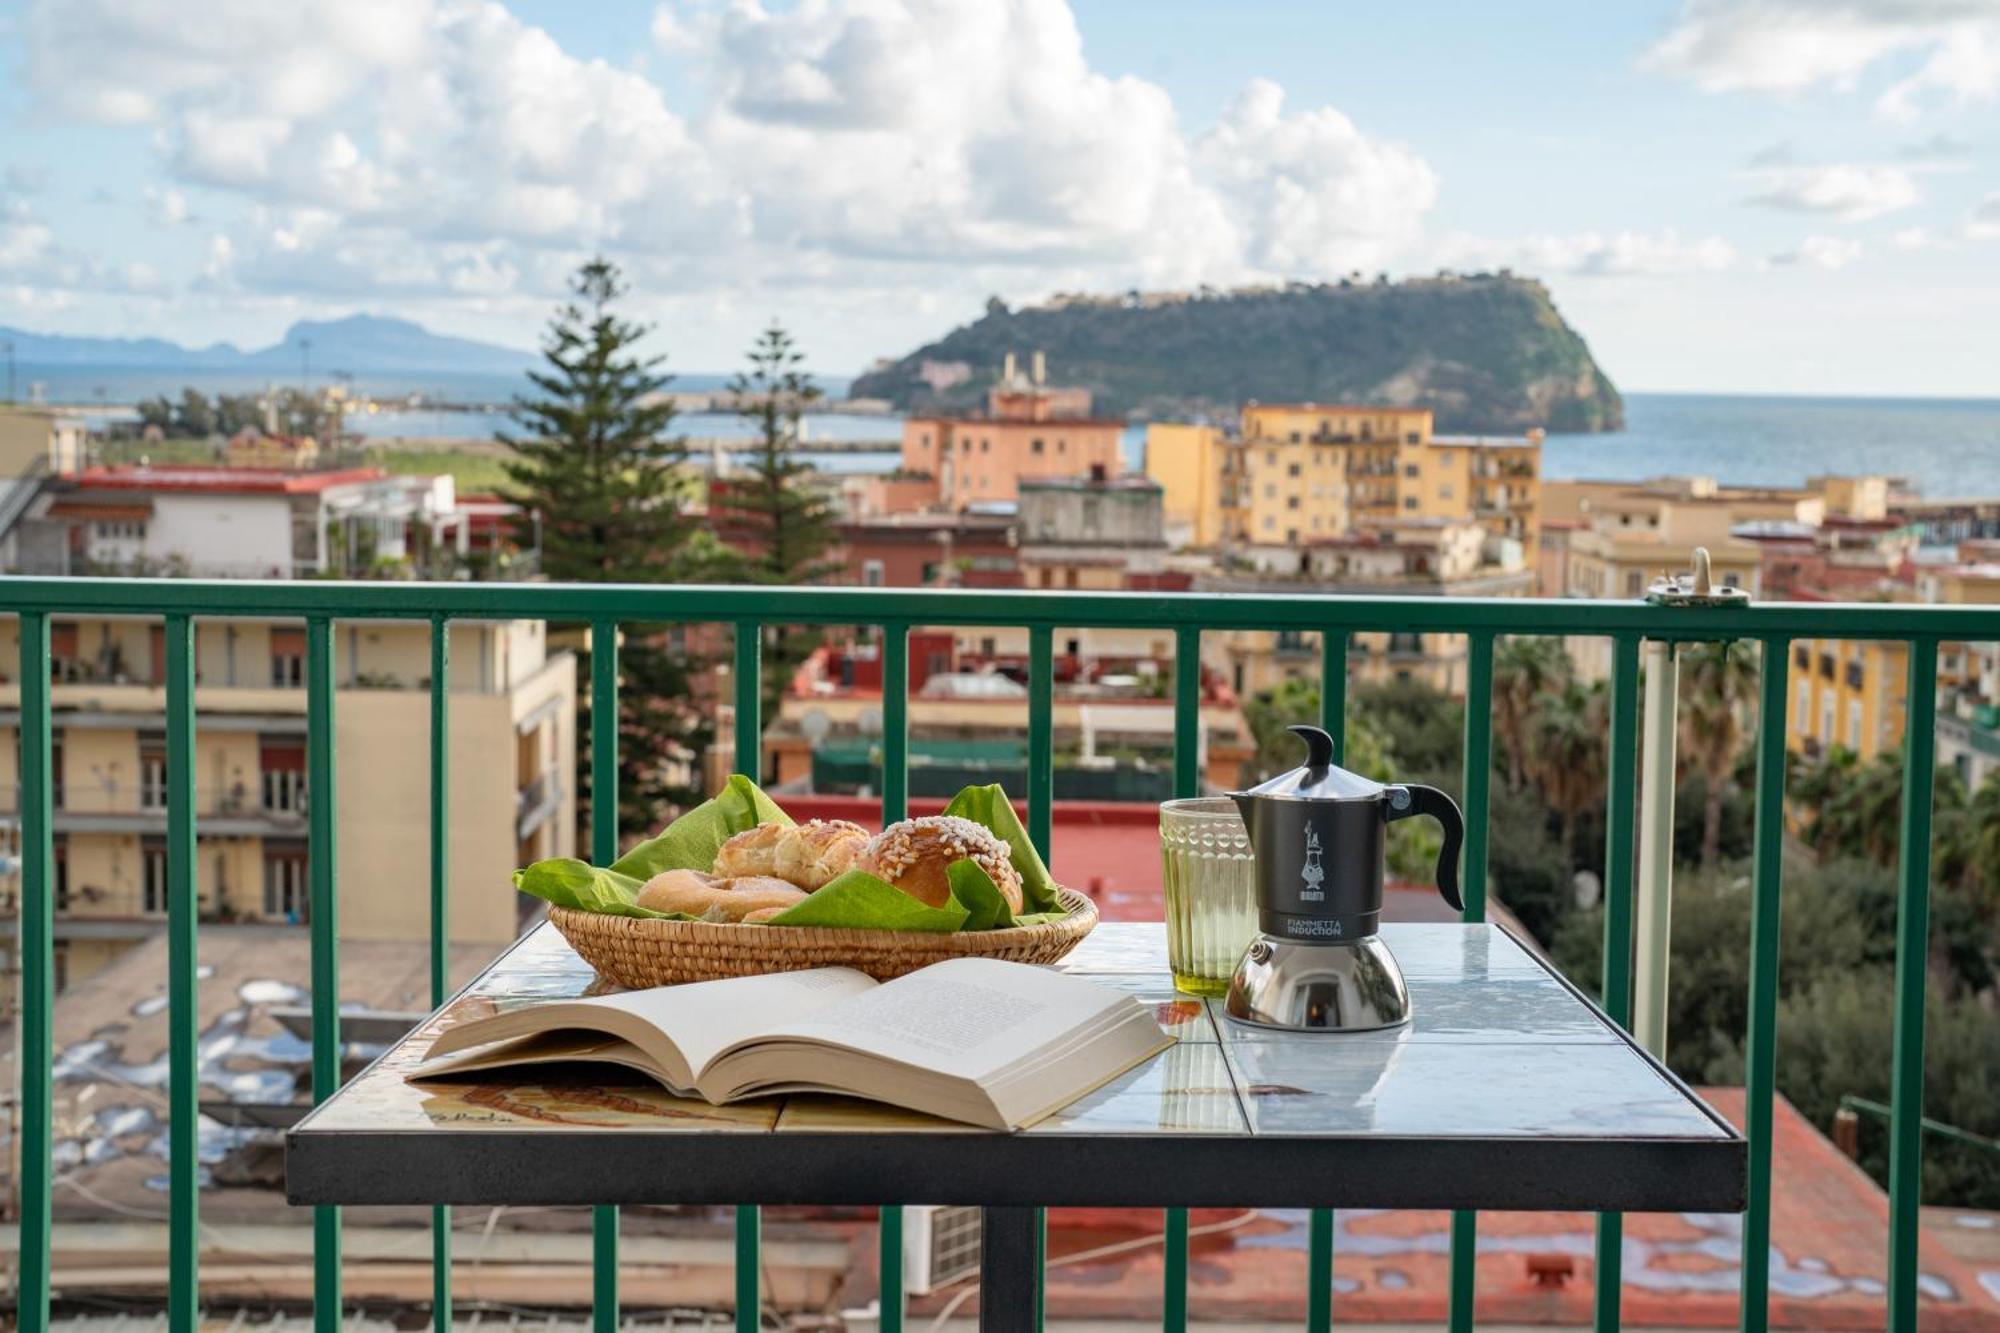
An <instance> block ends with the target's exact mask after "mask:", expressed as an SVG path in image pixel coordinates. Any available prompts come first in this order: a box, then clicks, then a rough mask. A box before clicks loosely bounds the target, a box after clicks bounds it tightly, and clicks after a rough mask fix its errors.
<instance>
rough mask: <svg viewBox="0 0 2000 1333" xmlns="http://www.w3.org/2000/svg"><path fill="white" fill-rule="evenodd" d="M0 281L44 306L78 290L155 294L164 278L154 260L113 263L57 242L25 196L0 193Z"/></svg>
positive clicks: (24, 301)
mask: <svg viewBox="0 0 2000 1333" xmlns="http://www.w3.org/2000/svg"><path fill="white" fill-rule="evenodd" d="M0 281H5V282H6V283H8V284H10V285H11V286H12V288H13V289H14V291H15V292H16V295H17V297H18V299H19V303H20V304H22V305H28V306H42V307H47V306H51V305H59V304H61V301H60V300H58V299H57V298H67V297H69V296H72V295H74V294H75V293H78V292H100V293H111V294H114V295H125V296H159V295H163V294H165V292H166V291H167V290H168V286H167V283H166V280H165V279H164V278H163V277H161V275H160V273H159V271H158V270H157V269H155V268H154V267H153V266H152V265H150V264H146V263H139V262H130V263H124V264H113V263H109V262H106V261H105V260H102V259H99V258H96V257H94V256H90V255H85V254H81V253H79V252H77V251H75V250H72V249H70V248H68V247H67V246H64V245H63V244H61V242H60V240H59V238H58V236H57V232H56V229H55V227H53V226H52V225H50V224H49V223H48V222H47V221H45V220H44V219H43V218H42V217H41V216H40V215H39V214H38V213H36V212H35V210H34V209H32V208H30V207H29V206H28V204H27V203H26V202H25V201H24V200H20V199H10V198H8V197H6V196H4V195H0Z"/></svg>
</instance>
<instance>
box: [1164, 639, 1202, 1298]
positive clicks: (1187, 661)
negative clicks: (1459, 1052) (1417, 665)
mask: <svg viewBox="0 0 2000 1333" xmlns="http://www.w3.org/2000/svg"><path fill="white" fill-rule="evenodd" d="M1201 788H1202V775H1201V627H1200V626H1199V625H1193V626H1186V625H1184V626H1182V627H1180V628H1179V629H1176V630H1175V631H1174V795H1175V796H1176V797H1188V796H1199V795H1201ZM1163 1243H1164V1244H1165V1246H1166V1267H1165V1274H1164V1277H1163V1288H1164V1289H1163V1291H1162V1302H1161V1317H1160V1327H1161V1328H1162V1329H1165V1330H1166V1331H1167V1333H1180V1330H1182V1329H1185V1328H1186V1327H1187V1283H1188V1277H1187V1248H1188V1214H1187V1209H1185V1208H1169V1209H1167V1214H1166V1236H1165V1239H1164V1242H1163Z"/></svg>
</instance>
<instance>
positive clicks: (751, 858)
mask: <svg viewBox="0 0 2000 1333" xmlns="http://www.w3.org/2000/svg"><path fill="white" fill-rule="evenodd" d="M867 845H868V831H867V830H866V829H864V828H862V827H861V826H860V825H859V824H851V823H849V822H848V821H847V820H845V819H814V820H808V821H807V822H806V823H803V824H759V825H758V826H757V827H756V828H753V829H745V830H744V831H743V832H741V833H739V834H737V835H736V836H735V837H733V838H731V839H730V840H729V841H728V842H725V843H723V844H722V847H721V848H720V850H718V851H717V852H716V854H715V873H716V874H718V875H721V876H723V877H725V878H728V877H733V876H738V875H770V876H774V877H776V878H778V879H782V880H784V881H786V882H787V883H789V884H794V885H797V886H798V887H799V888H802V889H805V890H807V891H808V892H810V891H811V890H813V889H817V888H820V887H822V886H824V885H825V884H827V883H828V882H830V881H831V880H833V879H834V878H836V877H837V876H839V875H842V874H844V873H846V872H847V871H848V870H851V869H852V868H853V866H854V863H855V861H856V860H857V859H858V858H859V857H860V855H861V849H862V848H864V847H866V846H867Z"/></svg>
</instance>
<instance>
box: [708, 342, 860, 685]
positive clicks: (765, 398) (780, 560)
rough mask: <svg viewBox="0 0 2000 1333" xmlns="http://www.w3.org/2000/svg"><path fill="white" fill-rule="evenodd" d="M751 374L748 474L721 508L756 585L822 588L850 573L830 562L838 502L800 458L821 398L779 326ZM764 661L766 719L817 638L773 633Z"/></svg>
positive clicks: (741, 397)
mask: <svg viewBox="0 0 2000 1333" xmlns="http://www.w3.org/2000/svg"><path fill="white" fill-rule="evenodd" d="M749 362H750V364H749V367H748V368H747V369H745V370H743V371H741V372H739V373H738V374H737V375H736V377H735V378H734V379H732V380H731V381H730V384H729V391H730V393H731V394H732V395H733V396H734V397H735V399H736V410H737V413H738V414H739V415H740V416H742V417H743V419H744V420H745V421H748V422H749V423H750V425H751V426H752V428H753V429H754V431H755V437H754V443H753V444H752V446H751V449H750V454H749V462H748V463H747V465H746V466H745V469H744V472H743V475H741V476H737V477H732V478H730V481H729V485H728V487H727V488H726V490H725V492H724V498H723V500H722V502H721V504H720V505H719V506H718V507H719V508H720V509H722V510H723V511H724V512H725V514H726V515H727V517H728V519H729V521H730V523H731V526H732V527H734V528H736V529H737V530H739V531H742V532H743V533H745V534H746V536H747V537H748V538H749V540H750V541H751V542H752V543H753V545H754V547H755V550H754V553H753V554H752V555H751V556H749V557H748V559H747V560H746V561H745V564H744V573H745V575H746V576H747V577H748V578H750V579H751V580H752V581H753V582H756V583H771V584H797V583H817V582H819V581H821V580H823V579H826V578H830V577H832V576H833V575H835V574H838V573H840V572H841V571H842V570H843V569H845V568H846V566H844V565H843V564H841V562H840V561H838V560H829V559H827V552H828V551H830V550H831V549H832V548H833V547H834V545H835V543H836V542H838V540H839V534H838V533H837V532H836V531H835V530H834V508H833V502H832V499H831V497H830V496H829V495H828V493H827V491H826V489H825V488H824V487H823V486H822V485H821V484H820V479H819V473H818V472H817V470H816V469H814V467H813V466H812V464H810V463H807V462H805V461H804V460H802V459H801V458H800V457H799V456H798V455H799V423H800V421H801V419H802V418H803V417H804V415H805V411H806V409H807V407H809V406H810V405H811V404H812V403H814V402H816V401H817V400H818V399H819V398H820V396H821V395H820V389H819V386H818V385H816V384H814V383H813V378H812V376H811V375H810V374H808V373H807V372H806V371H805V370H804V369H803V368H802V367H803V365H804V362H805V355H804V353H802V352H800V351H799V350H798V346H797V344H796V343H794V342H793V340H792V336H791V334H789V333H787V332H785V330H784V328H783V326H782V325H780V324H779V323H778V322H777V321H776V320H773V321H772V322H771V326H770V327H769V328H767V329H765V330H764V331H763V332H762V333H761V334H759V335H757V341H756V342H755V343H753V344H752V345H751V348H750V356H749ZM764 636H765V637H764V654H763V685H764V689H763V701H764V716H765V718H766V720H768V719H770V718H771V717H772V716H773V715H774V712H775V710H776V708H777V706H778V703H779V701H780V700H782V699H783V698H784V692H785V686H786V684H787V683H788V682H789V681H790V680H791V678H792V673H793V672H794V671H796V670H797V668H798V666H799V664H800V663H802V662H804V661H805V659H806V658H807V656H808V655H810V654H811V652H812V650H813V648H814V647H815V646H816V645H817V644H818V642H819V639H820V636H819V634H817V633H801V632H800V631H799V630H798V629H797V628H795V627H794V628H789V629H788V628H786V627H784V626H775V625H773V626H766V627H765V630H764Z"/></svg>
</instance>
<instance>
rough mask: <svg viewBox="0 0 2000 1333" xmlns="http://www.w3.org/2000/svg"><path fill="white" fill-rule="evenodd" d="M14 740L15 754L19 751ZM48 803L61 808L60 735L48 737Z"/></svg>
mask: <svg viewBox="0 0 2000 1333" xmlns="http://www.w3.org/2000/svg"><path fill="white" fill-rule="evenodd" d="M18 745H19V742H18V740H17V741H16V746H17V748H16V750H15V754H16V755H17V756H18V755H19V753H20V751H19V748H18ZM49 805H50V806H51V807H53V808H54V809H57V810H60V809H62V808H63V742H62V737H61V735H56V736H51V737H50V738H49Z"/></svg>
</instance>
